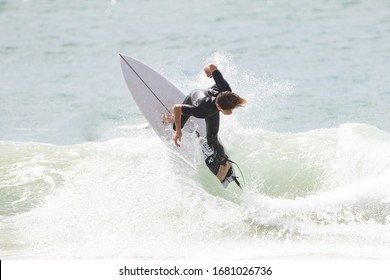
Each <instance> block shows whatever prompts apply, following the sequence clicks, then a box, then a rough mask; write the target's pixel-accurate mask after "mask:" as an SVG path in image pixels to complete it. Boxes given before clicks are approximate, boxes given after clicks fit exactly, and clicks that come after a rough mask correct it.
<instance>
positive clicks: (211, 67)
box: [204, 64, 218, 78]
mask: <svg viewBox="0 0 390 280" xmlns="http://www.w3.org/2000/svg"><path fill="white" fill-rule="evenodd" d="M215 70H218V68H217V66H216V65H215V64H208V65H206V66H205V67H204V72H205V74H206V76H207V77H209V78H212V77H213V72H214V71H215Z"/></svg>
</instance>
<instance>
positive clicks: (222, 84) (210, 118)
mask: <svg viewBox="0 0 390 280" xmlns="http://www.w3.org/2000/svg"><path fill="white" fill-rule="evenodd" d="M213 79H214V81H215V85H213V86H212V87H210V88H208V89H206V90H194V91H192V92H191V93H190V94H189V95H188V96H187V97H186V98H185V99H184V102H183V105H182V107H181V110H182V117H181V127H182V128H183V126H184V124H185V123H186V122H187V120H188V119H189V117H191V116H193V117H195V118H200V119H205V121H206V133H207V134H206V138H207V143H208V144H209V145H210V146H212V147H214V149H215V151H216V152H217V155H218V157H220V158H226V155H225V152H224V149H223V147H222V145H221V144H220V143H219V141H218V131H219V111H218V109H217V106H216V105H215V98H216V97H217V95H218V94H219V93H220V92H224V91H232V90H231V88H230V86H229V84H228V83H227V82H226V80H225V79H224V78H223V76H222V74H221V72H219V70H215V71H214V72H213ZM173 129H175V125H173Z"/></svg>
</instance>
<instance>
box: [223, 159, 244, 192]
mask: <svg viewBox="0 0 390 280" xmlns="http://www.w3.org/2000/svg"><path fill="white" fill-rule="evenodd" d="M226 160H227V161H229V162H231V163H233V164H234V165H235V166H237V168H238V171H240V174H241V177H242V181H243V183H244V186H245V187H246V182H245V178H244V173H242V170H241V168H240V166H239V165H238V164H237V163H235V162H234V161H232V160H230V159H226ZM233 179H234V181H235V182H236V184H237V186H239V187H240V189H242V190H243V188H242V187H241V184H240V182H239V181H238V180H237V177H236V176H233Z"/></svg>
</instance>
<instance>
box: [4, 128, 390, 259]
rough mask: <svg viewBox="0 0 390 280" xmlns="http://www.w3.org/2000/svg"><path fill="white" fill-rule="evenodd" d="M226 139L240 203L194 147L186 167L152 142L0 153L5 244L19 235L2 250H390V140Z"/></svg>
mask: <svg viewBox="0 0 390 280" xmlns="http://www.w3.org/2000/svg"><path fill="white" fill-rule="evenodd" d="M140 129H142V128H140ZM150 135H152V134H150ZM221 137H222V139H223V140H224V144H225V146H226V148H227V149H228V150H229V152H230V151H231V153H230V154H231V157H232V158H233V159H234V160H235V161H236V162H237V163H238V164H239V165H240V167H241V169H242V171H243V174H244V177H245V178H244V179H245V182H246V185H245V187H244V190H243V191H241V190H240V189H238V188H237V187H236V186H234V184H232V185H230V186H229V188H228V189H227V190H225V189H223V188H222V186H221V185H220V184H219V182H218V181H217V180H216V179H215V178H214V176H213V175H212V174H211V173H210V172H209V171H208V170H207V168H206V167H204V164H203V160H202V157H201V155H200V152H199V153H198V152H197V151H196V149H195V148H194V147H196V143H194V142H193V139H192V138H191V137H187V138H186V139H185V140H184V138H183V149H184V150H183V151H184V154H187V155H183V152H182V153H180V152H178V151H180V150H177V149H175V148H173V149H167V148H166V146H165V145H164V143H163V142H161V141H160V140H159V139H158V138H157V137H153V136H152V137H146V136H145V135H144V136H143V137H137V138H119V139H113V140H109V141H105V142H91V143H84V144H79V145H69V146H55V145H47V144H39V143H19V142H0V151H1V153H0V154H1V158H0V164H1V165H0V177H1V183H0V192H1V196H0V197H1V204H0V205H1V209H0V217H1V219H2V227H3V231H2V232H13V233H14V235H13V237H12V238H8V239H7V237H5V236H1V234H0V239H2V240H3V241H4V240H5V241H7V242H5V244H10V243H15V244H19V246H24V248H25V251H24V252H29V253H28V254H30V255H29V256H33V255H34V254H37V256H41V255H42V254H43V255H45V254H47V255H50V254H53V246H54V247H55V250H57V251H58V252H57V253H58V254H62V255H63V256H64V257H69V256H73V257H74V256H76V257H77V256H80V257H81V256H85V255H87V256H99V255H100V254H101V256H104V257H109V256H122V257H123V256H126V257H156V256H157V257H172V256H175V257H178V256H183V254H184V256H187V257H190V256H189V255H185V253H180V252H178V251H175V250H174V249H173V247H175V246H171V244H176V245H178V248H180V247H183V246H186V247H196V246H200V245H199V244H213V246H214V247H215V246H221V244H222V243H224V242H230V243H231V244H237V242H238V243H242V244H244V243H245V244H252V243H253V242H254V244H258V243H264V242H266V243H267V244H269V243H270V242H290V241H302V240H306V241H307V242H309V243H310V242H315V241H318V240H320V241H321V242H325V241H328V242H331V243H337V244H340V242H341V243H342V244H344V245H345V244H346V243H348V244H350V243H351V242H352V243H353V244H356V243H359V244H363V243H367V242H369V243H367V244H373V246H374V247H375V246H382V245H383V244H390V240H389V238H388V234H387V233H388V231H389V224H390V215H389V209H390V188H389V187H388V182H389V180H390V172H389V170H390V169H389V167H390V160H389V158H390V134H389V133H387V132H384V131H381V130H379V129H377V128H375V127H373V126H370V125H366V124H342V125H340V126H339V127H338V128H326V129H325V128H324V129H317V130H312V131H308V132H303V133H275V132H270V131H264V130H261V129H253V130H251V129H244V128H241V129H237V130H235V132H234V133H229V134H228V133H226V131H225V132H223V133H222V135H221ZM185 146H187V147H185ZM172 147H173V145H172ZM241 179H242V178H241ZM102 240H104V241H102ZM324 240H325V241H324ZM99 242H104V243H105V246H103V247H104V249H102V250H103V251H104V252H103V251H102V252H100V251H99V250H98V249H97V248H96V247H95V245H96V244H97V243H99ZM21 244H22V245H21ZM75 244H76V245H77V246H78V247H80V246H81V247H82V248H83V253H80V254H81V255H78V253H76V252H75V251H74V250H72V249H71V248H74V246H75ZM120 244H122V245H123V244H124V245H125V247H121V246H120ZM68 246H69V247H68ZM153 246H154V247H153ZM202 246H205V245H202ZM213 246H211V247H213ZM248 246H249V245H248ZM11 247H12V246H11ZM244 247H245V246H244ZM38 248H39V252H40V253H39V252H38V251H37V250H38ZM64 248H65V250H64ZM120 248H122V249H120ZM126 248H132V251H131V252H129V251H126V250H127V249H126ZM151 248H154V249H153V250H155V251H154V253H150V252H151V251H150V250H151ZM241 248H242V246H241ZM274 248H276V247H274ZM119 249H120V250H119ZM45 250H46V251H45ZM153 250H152V251H153ZM42 252H46V253H42ZM67 252H68V253H67ZM147 252H149V253H150V254H151V255H150V256H149V255H148V253H147ZM198 253H199V252H198V251H197V250H196V249H194V250H193V251H191V253H190V255H191V254H195V255H196V254H198ZM382 253H383V254H385V255H386V253H385V252H382ZM54 254H55V253H54ZM83 254H84V255H83ZM383 254H382V255H383ZM9 255H12V253H10V251H9V250H8V256H9ZM255 255H256V254H254V256H255ZM256 256H258V255H256Z"/></svg>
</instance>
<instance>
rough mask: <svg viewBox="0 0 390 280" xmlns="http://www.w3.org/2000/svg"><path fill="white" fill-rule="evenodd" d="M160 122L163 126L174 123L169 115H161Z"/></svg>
mask: <svg viewBox="0 0 390 280" xmlns="http://www.w3.org/2000/svg"><path fill="white" fill-rule="evenodd" d="M161 122H162V123H163V124H168V123H173V122H174V118H173V115H172V114H171V113H169V114H164V115H162V116H161Z"/></svg>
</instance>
